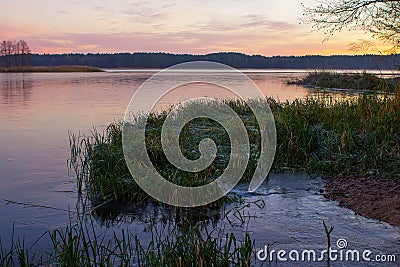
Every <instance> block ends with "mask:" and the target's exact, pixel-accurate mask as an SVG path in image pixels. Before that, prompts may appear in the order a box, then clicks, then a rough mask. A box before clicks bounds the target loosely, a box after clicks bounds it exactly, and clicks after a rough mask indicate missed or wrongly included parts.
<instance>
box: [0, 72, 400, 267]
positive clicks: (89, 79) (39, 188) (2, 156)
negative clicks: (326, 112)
mask: <svg viewBox="0 0 400 267" xmlns="http://www.w3.org/2000/svg"><path fill="white" fill-rule="evenodd" d="M152 74H154V72H146V71H134V72H105V73H60V74H57V73H43V74H39V73H38V74H0V90H1V92H0V236H1V238H2V239H3V240H9V239H10V237H11V229H12V226H13V224H15V229H16V232H17V233H18V235H20V236H25V237H26V240H27V242H28V243H32V242H33V241H34V240H35V239H36V238H37V237H39V236H40V235H41V234H42V233H43V232H44V231H46V230H49V229H54V228H56V227H58V226H61V225H64V224H66V223H67V222H68V218H69V213H68V210H74V209H75V206H76V203H77V194H76V190H75V178H74V174H73V173H68V169H67V159H68V157H69V143H68V131H69V130H70V131H72V132H75V133H77V132H81V133H89V131H90V129H91V128H92V127H93V126H95V127H96V128H99V129H102V128H104V127H105V126H107V125H108V124H109V123H110V122H112V121H115V120H116V121H118V120H121V119H122V118H123V115H124V112H125V108H126V107H127V105H128V103H129V101H130V98H131V97H132V94H133V93H134V92H135V90H136V89H137V88H138V87H139V86H140V84H141V83H143V82H144V81H145V80H146V79H147V78H149V77H150V76H151V75H152ZM247 75H248V76H249V77H250V78H251V79H252V80H253V81H254V82H255V83H256V84H257V85H258V86H259V87H260V89H261V90H262V92H263V93H264V94H265V95H266V96H272V97H274V98H277V99H280V100H282V101H285V100H289V101H290V100H293V99H295V98H302V97H305V96H306V95H308V94H309V93H310V91H309V89H306V88H303V87H298V86H286V85H285V83H284V82H285V81H286V80H287V79H293V78H297V77H301V76H302V75H304V73H302V72H285V73H283V72H265V71H256V72H254V71H253V72H249V73H247ZM181 89H182V90H176V92H174V93H172V94H170V95H167V96H166V97H165V98H164V99H162V101H161V106H160V107H161V108H162V107H165V106H167V105H169V104H172V103H176V102H179V100H180V98H181V97H182V95H183V94H184V95H185V96H186V97H187V96H191V94H193V95H195V96H213V97H224V96H227V92H224V91H221V92H218V91H215V90H214V89H213V90H210V89H209V88H208V87H207V86H197V87H196V88H192V89H191V90H189V89H188V88H181ZM196 94H197V95H196ZM144 101H145V100H144ZM274 177H275V178H274ZM322 186H323V185H322V182H321V181H319V180H310V179H308V178H306V177H305V176H302V175H300V176H299V175H297V176H296V175H287V174H281V175H276V176H273V177H272V179H271V180H270V181H269V182H268V183H267V184H265V185H263V187H262V188H261V189H260V190H259V191H260V194H258V195H246V193H245V190H240V188H239V189H238V192H239V193H241V194H243V196H244V197H245V198H246V199H247V200H249V201H256V200H259V199H262V200H263V201H264V202H265V207H264V208H259V207H257V206H255V205H251V206H250V207H249V208H247V211H248V212H249V213H254V214H256V218H253V219H252V220H250V222H249V227H250V228H249V229H251V232H253V233H254V236H255V237H257V242H258V244H259V245H260V247H262V246H263V245H264V244H268V243H271V242H273V241H277V242H278V243H277V244H281V245H285V246H286V247H282V246H281V247H279V246H277V247H278V248H283V249H286V248H287V246H289V248H290V249H293V248H294V249H296V248H299V247H304V246H307V245H312V244H315V245H316V246H317V248H318V247H321V246H323V245H324V244H325V243H324V242H325V241H324V232H323V228H322V224H321V222H322V220H326V221H328V222H330V223H332V224H334V225H335V230H334V236H335V237H337V238H347V239H348V242H349V243H351V245H352V247H353V248H360V249H361V248H370V249H371V250H373V251H374V252H375V251H376V252H379V251H380V252H386V253H389V252H390V253H397V254H399V251H400V229H399V228H396V227H392V226H390V225H388V224H385V223H380V222H377V221H375V220H370V219H366V218H363V217H360V216H357V215H354V213H353V212H351V211H349V210H347V209H343V208H340V207H338V206H337V205H336V203H334V202H331V201H327V200H325V199H324V198H323V197H322V196H321V195H320V194H319V193H318V192H319V188H321V187H322ZM10 201H11V202H10ZM15 202H18V203H19V204H18V203H15ZM22 203H26V204H35V205H41V206H47V207H49V208H45V207H32V206H28V205H23V204H22ZM50 207H51V208H50ZM143 212H144V213H145V212H146V211H143ZM127 216H128V215H127ZM132 220H133V221H134V223H130V221H132ZM219 223H221V224H222V223H224V222H219ZM99 225H100V226H99V227H106V226H104V225H101V224H99ZM112 227H115V228H121V227H127V228H130V229H131V231H132V232H133V233H135V234H138V235H140V236H142V237H143V239H146V238H148V234H147V237H146V233H145V232H144V231H143V229H145V227H146V222H143V220H137V219H131V220H122V222H119V223H118V224H117V225H113V226H112ZM229 230H232V231H236V232H241V231H243V230H244V229H243V227H241V226H236V227H235V226H234V225H231V229H229ZM398 257H400V255H398ZM399 260H400V259H399Z"/></svg>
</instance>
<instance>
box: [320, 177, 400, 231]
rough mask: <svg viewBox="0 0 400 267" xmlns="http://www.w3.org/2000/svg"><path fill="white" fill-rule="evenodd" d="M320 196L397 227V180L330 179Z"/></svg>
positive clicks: (399, 216) (399, 222) (399, 208)
mask: <svg viewBox="0 0 400 267" xmlns="http://www.w3.org/2000/svg"><path fill="white" fill-rule="evenodd" d="M324 195H325V197H327V198H329V199H332V200H335V201H338V202H339V205H340V206H344V207H347V208H349V209H352V210H354V212H356V213H357V214H360V215H362V216H365V217H368V218H373V219H377V220H380V221H385V222H387V223H389V224H391V225H396V226H400V179H396V178H393V179H389V178H378V177H374V176H371V177H340V178H330V179H327V180H326V184H325V193H324Z"/></svg>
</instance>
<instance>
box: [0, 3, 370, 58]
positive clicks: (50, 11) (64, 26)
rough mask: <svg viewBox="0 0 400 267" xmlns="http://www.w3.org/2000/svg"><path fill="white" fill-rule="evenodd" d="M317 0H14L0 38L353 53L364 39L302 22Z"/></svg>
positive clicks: (117, 47)
mask: <svg viewBox="0 0 400 267" xmlns="http://www.w3.org/2000/svg"><path fill="white" fill-rule="evenodd" d="M301 2H303V3H304V4H306V5H309V6H310V5H315V4H316V1H315V0H303V1H298V0H247V1H244V0H185V1H183V0H182V1H178V0H176V1H161V0H160V1H159V0H153V1H133V0H112V1H110V0H85V1H78V0H76V1H75V0H70V1H55V0H35V1H32V0H13V1H3V2H2V4H1V9H0V39H1V40H4V39H11V40H19V39H25V40H26V41H28V43H29V44H30V46H31V49H32V51H33V52H34V53H70V52H82V53H87V52H94V53H97V52H100V53H104V52H107V53H113V52H170V53H194V54H206V53H212V52H219V51H234V52H242V53H246V54H262V55H266V56H272V55H309V54H323V55H329V54H353V53H354V52H352V51H349V43H350V42H354V41H357V40H358V39H367V38H369V37H368V35H366V34H364V33H363V32H354V31H352V32H348V31H344V32H342V33H338V34H336V35H335V36H333V37H332V38H331V39H330V40H329V41H327V42H324V43H323V42H322V40H323V39H324V35H323V33H321V32H313V31H311V26H310V25H303V24H300V25H299V18H300V17H301V15H302V6H301Z"/></svg>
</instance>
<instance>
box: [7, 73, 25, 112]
mask: <svg viewBox="0 0 400 267" xmlns="http://www.w3.org/2000/svg"><path fill="white" fill-rule="evenodd" d="M7 76H8V77H6V78H5V79H2V80H1V92H2V99H3V104H6V105H14V104H16V105H25V104H26V103H27V102H28V101H29V99H30V96H31V93H32V88H33V81H32V77H31V75H29V74H25V73H20V74H11V73H10V74H8V75H7Z"/></svg>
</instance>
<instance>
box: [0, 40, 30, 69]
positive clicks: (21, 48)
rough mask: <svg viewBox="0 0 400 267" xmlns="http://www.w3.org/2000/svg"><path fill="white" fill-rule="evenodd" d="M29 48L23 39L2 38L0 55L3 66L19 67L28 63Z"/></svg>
mask: <svg viewBox="0 0 400 267" xmlns="http://www.w3.org/2000/svg"><path fill="white" fill-rule="evenodd" d="M30 55H31V49H30V48H29V45H28V43H27V42H26V41H25V40H20V41H10V40H4V41H2V42H1V43H0V57H1V62H2V65H3V66H4V67H7V68H9V67H21V66H26V65H29V64H30Z"/></svg>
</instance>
